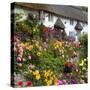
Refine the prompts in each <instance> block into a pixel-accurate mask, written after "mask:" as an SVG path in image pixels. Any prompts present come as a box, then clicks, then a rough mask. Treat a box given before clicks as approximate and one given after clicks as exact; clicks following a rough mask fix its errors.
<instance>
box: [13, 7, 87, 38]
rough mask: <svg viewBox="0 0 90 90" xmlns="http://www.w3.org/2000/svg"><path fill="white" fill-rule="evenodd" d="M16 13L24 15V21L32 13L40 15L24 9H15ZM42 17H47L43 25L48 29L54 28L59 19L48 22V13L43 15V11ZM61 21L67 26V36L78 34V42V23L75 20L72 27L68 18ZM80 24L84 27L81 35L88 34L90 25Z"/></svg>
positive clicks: (54, 18)
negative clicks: (70, 33) (71, 32)
mask: <svg viewBox="0 0 90 90" xmlns="http://www.w3.org/2000/svg"><path fill="white" fill-rule="evenodd" d="M14 13H22V14H23V18H22V20H23V19H26V18H27V16H28V13H32V14H33V15H38V14H39V13H38V12H37V11H32V10H26V9H22V8H15V10H14ZM43 14H44V15H43ZM42 15H43V16H45V17H43V18H45V19H44V20H43V24H44V25H45V26H47V27H52V28H54V24H55V22H56V20H57V19H58V17H57V16H55V15H53V21H49V20H48V13H46V12H44V13H43V11H42V12H41V16H42ZM60 19H61V21H62V22H63V24H64V25H65V31H66V33H67V35H69V32H70V31H73V32H74V33H75V34H76V40H77V32H76V30H75V29H74V28H75V25H76V24H77V21H75V20H74V22H73V25H71V24H70V19H66V18H62V17H60ZM65 22H66V24H65ZM80 23H81V25H82V26H83V30H82V31H81V33H83V32H88V25H87V24H86V23H82V22H80Z"/></svg>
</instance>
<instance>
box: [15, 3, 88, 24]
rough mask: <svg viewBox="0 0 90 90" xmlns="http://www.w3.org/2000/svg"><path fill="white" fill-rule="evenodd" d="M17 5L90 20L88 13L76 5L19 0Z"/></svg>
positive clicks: (80, 19)
mask: <svg viewBox="0 0 90 90" xmlns="http://www.w3.org/2000/svg"><path fill="white" fill-rule="evenodd" d="M15 5H16V6H20V7H25V8H27V9H33V10H43V11H46V12H50V13H53V14H55V15H58V16H61V17H65V18H69V19H74V20H78V21H81V22H87V20H88V18H87V13H85V12H83V11H82V10H81V9H79V8H77V7H76V6H68V5H53V4H35V3H21V2H17V3H15Z"/></svg>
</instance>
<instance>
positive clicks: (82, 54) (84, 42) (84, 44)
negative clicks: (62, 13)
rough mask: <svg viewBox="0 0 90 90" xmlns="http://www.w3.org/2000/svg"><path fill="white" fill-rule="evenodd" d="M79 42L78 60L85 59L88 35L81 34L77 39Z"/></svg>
mask: <svg viewBox="0 0 90 90" xmlns="http://www.w3.org/2000/svg"><path fill="white" fill-rule="evenodd" d="M79 41H80V43H81V46H82V48H81V52H80V58H82V59H84V58H87V53H88V35H87V34H86V33H83V34H82V35H81V37H80V38H79Z"/></svg>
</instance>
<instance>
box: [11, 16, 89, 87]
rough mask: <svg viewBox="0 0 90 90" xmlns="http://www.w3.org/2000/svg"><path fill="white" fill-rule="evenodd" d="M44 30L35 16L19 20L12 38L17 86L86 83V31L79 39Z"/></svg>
mask: <svg viewBox="0 0 90 90" xmlns="http://www.w3.org/2000/svg"><path fill="white" fill-rule="evenodd" d="M16 17H19V16H18V15H16ZM48 29H49V28H48ZM43 31H45V30H44V26H43V25H42V24H39V21H38V20H37V19H36V18H31V17H30V20H23V21H20V22H16V26H15V30H14V37H13V38H12V46H13V48H12V51H13V52H14V85H15V87H30V86H51V85H68V84H84V83H87V82H88V56H87V43H88V39H87V34H82V35H81V37H80V38H79V41H78V42H76V41H66V40H59V39H56V38H53V39H51V38H49V36H48V33H47V32H46V31H45V32H43ZM44 35H45V36H44Z"/></svg>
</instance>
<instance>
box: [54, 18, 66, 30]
mask: <svg viewBox="0 0 90 90" xmlns="http://www.w3.org/2000/svg"><path fill="white" fill-rule="evenodd" d="M54 27H55V28H60V29H64V28H65V26H64V24H63V22H62V21H61V19H60V18H58V19H57V21H56V23H55V24H54Z"/></svg>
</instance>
